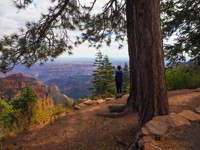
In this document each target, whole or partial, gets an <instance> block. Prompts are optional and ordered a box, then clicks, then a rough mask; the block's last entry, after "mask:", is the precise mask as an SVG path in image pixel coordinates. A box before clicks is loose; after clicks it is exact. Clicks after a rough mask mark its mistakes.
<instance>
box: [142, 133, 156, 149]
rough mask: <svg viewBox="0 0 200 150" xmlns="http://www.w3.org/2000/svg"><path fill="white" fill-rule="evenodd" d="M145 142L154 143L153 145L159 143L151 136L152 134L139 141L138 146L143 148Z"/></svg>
mask: <svg viewBox="0 0 200 150" xmlns="http://www.w3.org/2000/svg"><path fill="white" fill-rule="evenodd" d="M145 143H152V144H153V145H157V143H156V142H155V141H154V140H153V139H152V138H151V136H144V137H142V138H141V139H140V140H139V141H138V147H139V148H142V147H143V146H144V145H145Z"/></svg>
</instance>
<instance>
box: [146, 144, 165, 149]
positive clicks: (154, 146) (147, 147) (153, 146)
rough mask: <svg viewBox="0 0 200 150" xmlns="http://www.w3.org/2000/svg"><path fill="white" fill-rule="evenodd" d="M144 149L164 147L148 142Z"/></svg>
mask: <svg viewBox="0 0 200 150" xmlns="http://www.w3.org/2000/svg"><path fill="white" fill-rule="evenodd" d="M143 150H162V149H161V148H160V147H158V146H156V145H154V144H152V143H146V144H144V148H143Z"/></svg>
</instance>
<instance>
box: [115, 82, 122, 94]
mask: <svg viewBox="0 0 200 150" xmlns="http://www.w3.org/2000/svg"><path fill="white" fill-rule="evenodd" d="M116 87H117V94H119V93H122V83H116Z"/></svg>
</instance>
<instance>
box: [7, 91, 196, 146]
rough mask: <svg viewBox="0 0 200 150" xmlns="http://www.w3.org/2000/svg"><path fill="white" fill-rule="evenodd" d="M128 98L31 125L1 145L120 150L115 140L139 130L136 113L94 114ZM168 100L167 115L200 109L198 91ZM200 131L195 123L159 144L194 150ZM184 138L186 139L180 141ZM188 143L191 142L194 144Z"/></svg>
mask: <svg viewBox="0 0 200 150" xmlns="http://www.w3.org/2000/svg"><path fill="white" fill-rule="evenodd" d="M127 98H128V96H123V97H122V98H121V99H110V100H108V101H105V102H103V103H101V102H100V101H99V104H97V102H95V103H93V104H91V105H88V104H82V105H80V106H79V107H78V108H77V109H78V110H72V111H69V112H67V113H64V114H60V116H61V119H57V120H55V122H54V123H53V124H50V123H46V124H40V125H34V126H32V128H31V129H30V130H29V131H28V132H23V133H20V134H18V135H16V136H14V137H11V138H9V139H7V140H5V141H4V142H5V144H7V145H10V146H11V147H14V148H15V149H24V150H32V149H34V150H35V149H38V150H42V149H44V150H57V149H59V150H60V149H63V146H64V148H66V149H67V147H68V145H70V147H71V149H78V147H79V149H81V147H83V145H84V148H85V149H86V148H88V149H89V150H98V149H99V150H101V149H108V150H111V149H113V148H114V147H115V146H117V147H118V148H120V147H122V149H123V148H124V146H123V145H121V144H115V137H118V138H120V139H121V140H122V141H123V142H124V143H127V142H129V141H130V140H131V139H132V138H133V137H134V135H135V131H136V129H137V126H138V117H137V113H133V112H132V113H131V112H130V113H129V114H128V115H126V116H124V117H120V118H116V119H109V118H104V117H99V116H97V114H99V113H102V112H103V113H108V112H109V109H108V106H109V105H113V104H118V105H123V104H125V103H126V100H127ZM168 98H169V108H170V113H172V112H174V113H180V112H182V111H183V110H186V109H189V110H193V109H194V108H197V107H200V102H199V100H200V89H193V90H190V89H184V90H175V91H170V92H168ZM79 108H80V109H79ZM199 131H200V125H199V124H198V123H192V126H181V127H178V128H173V129H172V130H169V131H168V132H167V133H166V134H165V135H164V136H163V137H162V138H161V139H160V141H159V143H158V144H159V145H160V146H161V147H162V148H163V149H185V148H189V149H196V147H197V146H196V145H195V144H198V139H199V138H198V136H197V138H196V135H200V134H198V133H199ZM193 135H194V136H193ZM183 137H188V138H184V139H181V138H183ZM189 140H192V141H193V144H191V142H190V141H189ZM195 141H196V143H195ZM172 143H174V145H173V144H172ZM187 143H189V145H188V144H187ZM197 149H198V148H197Z"/></svg>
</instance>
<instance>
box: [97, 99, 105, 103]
mask: <svg viewBox="0 0 200 150" xmlns="http://www.w3.org/2000/svg"><path fill="white" fill-rule="evenodd" d="M96 102H97V104H104V103H105V100H103V99H98V100H96Z"/></svg>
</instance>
